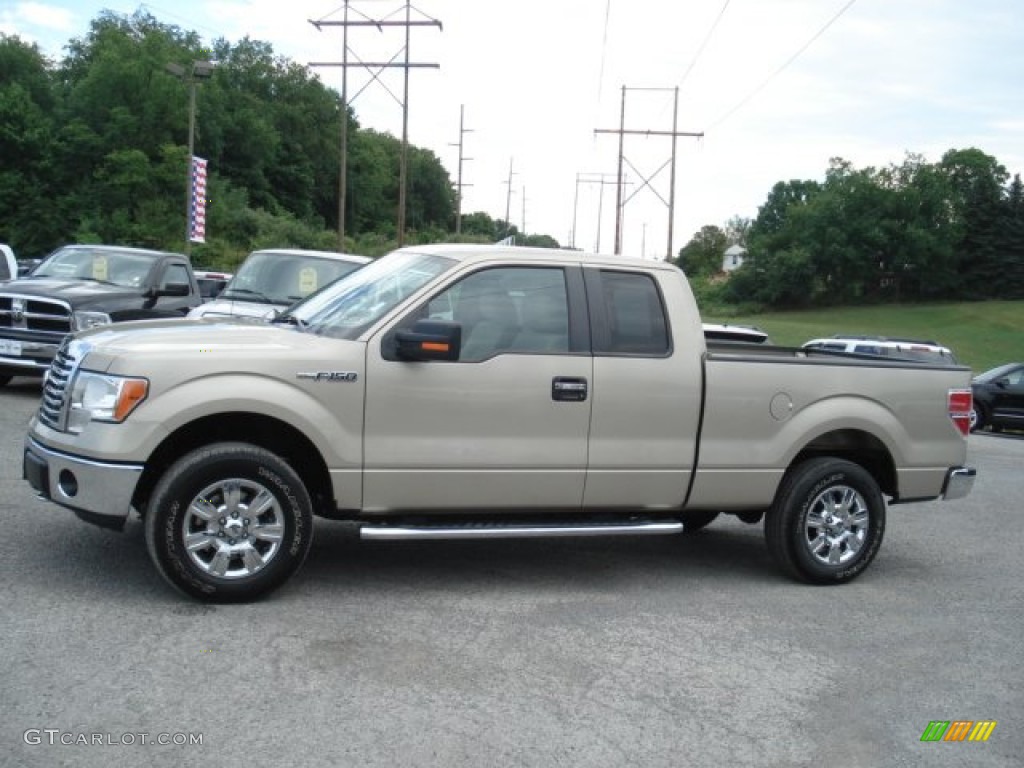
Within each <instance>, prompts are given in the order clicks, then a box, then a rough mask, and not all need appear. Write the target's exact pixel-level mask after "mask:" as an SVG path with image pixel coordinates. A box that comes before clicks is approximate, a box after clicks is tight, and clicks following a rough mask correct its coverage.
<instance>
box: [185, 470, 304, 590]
mask: <svg viewBox="0 0 1024 768" xmlns="http://www.w3.org/2000/svg"><path fill="white" fill-rule="evenodd" d="M181 527H182V530H181V533H182V539H183V541H184V543H185V550H186V551H187V552H188V556H189V558H190V559H191V560H192V562H193V563H194V564H195V565H196V566H197V567H198V568H200V569H202V570H203V571H205V572H206V573H208V574H210V575H211V576H217V577H220V578H222V579H240V578H244V577H246V576H251V575H252V574H254V573H256V572H257V571H259V570H262V569H263V568H264V567H266V566H267V564H268V563H270V561H271V560H273V559H274V557H275V555H277V553H278V551H279V550H280V548H281V541H282V538H283V536H284V515H283V513H282V511H281V505H280V504H279V503H278V501H277V498H276V497H275V496H274V494H272V493H271V492H270V491H269V490H267V489H266V488H265V487H264V486H263V485H261V484H260V483H258V482H256V481H254V480H250V479H247V478H230V479H226V480H219V481H217V482H216V483H213V484H212V485H208V486H207V487H206V488H203V490H201V491H200V492H199V493H198V494H196V496H195V497H194V498H193V499H192V501H191V502H190V503H189V506H188V511H187V512H186V513H185V515H183V517H182V524H181Z"/></svg>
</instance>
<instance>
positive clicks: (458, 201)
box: [448, 104, 473, 235]
mask: <svg viewBox="0 0 1024 768" xmlns="http://www.w3.org/2000/svg"><path fill="white" fill-rule="evenodd" d="M465 118H466V105H465V104H460V105H459V143H458V144H449V145H448V146H450V147H454V146H458V148H459V174H458V182H456V185H455V234H456V235H460V234H462V188H463V187H464V186H465V187H472V186H473V185H472V184H463V183H462V164H463V162H469V161H470V160H472V159H473V158H472V157H463V156H462V149H463V137H464V136H465V135H466V134H467V133H472V132H473V129H472V128H465V127H463V126H464V124H465Z"/></svg>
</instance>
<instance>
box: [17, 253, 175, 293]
mask: <svg viewBox="0 0 1024 768" xmlns="http://www.w3.org/2000/svg"><path fill="white" fill-rule="evenodd" d="M156 261H157V258H156V257H155V255H154V254H152V253H139V252H137V251H114V250H105V249H104V248H102V247H96V248H62V249H61V250H59V251H56V252H54V253H53V254H51V255H50V256H49V257H48V258H47V259H46V261H44V262H43V263H42V264H40V265H39V266H38V267H36V269H35V271H34V272H32V277H60V278H66V279H70V280H94V281H96V282H98V283H105V284H107V285H120V286H122V287H125V288H137V287H138V286H140V285H142V284H143V283H145V282H146V277H147V276H148V275H149V271H150V270H151V269H152V268H153V265H154V264H155V263H156Z"/></svg>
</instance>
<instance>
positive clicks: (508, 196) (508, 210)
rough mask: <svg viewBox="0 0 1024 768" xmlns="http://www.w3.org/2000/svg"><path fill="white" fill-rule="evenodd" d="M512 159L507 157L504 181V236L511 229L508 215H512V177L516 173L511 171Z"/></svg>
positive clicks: (506, 235)
mask: <svg viewBox="0 0 1024 768" xmlns="http://www.w3.org/2000/svg"><path fill="white" fill-rule="evenodd" d="M514 159H515V158H512V157H510V158H509V159H508V181H506V182H505V184H506V185H507V186H508V191H507V192H506V193H505V237H508V234H509V231H510V230H511V229H512V222H511V221H509V217H510V216H511V215H512V177H513V176H515V175H516V174H514V173H512V161H513V160H514Z"/></svg>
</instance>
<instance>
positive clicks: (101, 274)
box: [92, 256, 108, 280]
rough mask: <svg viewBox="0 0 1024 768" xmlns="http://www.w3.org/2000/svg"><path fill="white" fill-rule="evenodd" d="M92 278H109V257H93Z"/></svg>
mask: <svg viewBox="0 0 1024 768" xmlns="http://www.w3.org/2000/svg"><path fill="white" fill-rule="evenodd" d="M92 278H93V280H106V279H108V278H107V257H106V256H93V257H92Z"/></svg>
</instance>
